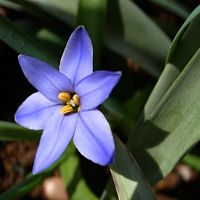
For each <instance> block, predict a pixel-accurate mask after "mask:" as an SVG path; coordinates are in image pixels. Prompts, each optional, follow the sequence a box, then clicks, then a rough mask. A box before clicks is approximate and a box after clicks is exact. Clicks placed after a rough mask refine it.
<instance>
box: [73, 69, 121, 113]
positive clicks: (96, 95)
mask: <svg viewBox="0 0 200 200" xmlns="http://www.w3.org/2000/svg"><path fill="white" fill-rule="evenodd" d="M120 76H121V72H109V71H96V72H94V73H92V74H91V75H89V76H87V77H85V78H84V79H82V80H81V81H79V82H78V84H77V85H76V86H75V91H76V92H77V94H78V95H79V97H80V102H81V106H80V108H81V110H90V109H93V108H96V107H97V106H98V105H99V104H101V103H102V102H103V101H105V100H106V99H107V98H108V97H109V95H110V93H111V91H112V89H113V88H114V87H115V85H116V84H117V82H118V81H119V79H120Z"/></svg>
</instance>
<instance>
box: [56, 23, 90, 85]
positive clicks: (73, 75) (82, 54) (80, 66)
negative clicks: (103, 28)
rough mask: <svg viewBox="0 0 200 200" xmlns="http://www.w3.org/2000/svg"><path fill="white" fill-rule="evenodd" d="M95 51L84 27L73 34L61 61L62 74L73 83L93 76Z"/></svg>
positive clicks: (80, 27)
mask: <svg viewBox="0 0 200 200" xmlns="http://www.w3.org/2000/svg"><path fill="white" fill-rule="evenodd" d="M92 62H93V49H92V43H91V40H90V38H89V36H88V34H87V32H86V30H85V28H84V27H83V26H79V27H78V28H76V29H75V31H74V32H73V33H72V34H71V36H70V38H69V40H68V42H67V45H66V47H65V50H64V52H63V55H62V58H61V61H60V72H61V73H63V74H65V75H66V76H67V77H68V78H69V79H71V81H72V83H77V82H78V81H79V80H81V79H82V78H84V77H85V76H87V75H88V74H91V73H92V71H93V65H92Z"/></svg>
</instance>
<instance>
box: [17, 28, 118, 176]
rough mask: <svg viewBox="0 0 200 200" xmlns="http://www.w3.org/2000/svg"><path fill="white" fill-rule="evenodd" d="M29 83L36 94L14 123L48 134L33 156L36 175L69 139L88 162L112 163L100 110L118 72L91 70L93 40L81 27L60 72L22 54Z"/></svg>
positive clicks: (107, 130)
mask: <svg viewBox="0 0 200 200" xmlns="http://www.w3.org/2000/svg"><path fill="white" fill-rule="evenodd" d="M19 63H20V66H21V68H22V71H23V73H24V75H25V76H26V78H27V79H28V80H29V82H30V83H31V84H32V85H33V86H34V87H35V88H36V89H37V90H38V92H36V93H34V94H32V95H30V96H29V97H28V98H27V99H26V100H25V101H24V102H23V103H22V105H21V106H20V107H19V108H18V110H17V112H16V114H15V121H16V122H17V123H19V124H20V125H22V126H24V127H26V128H29V129H34V130H42V129H43V130H44V131H43V133H42V136H41V139H40V143H39V147H38V150H37V153H36V156H35V160H34V166H33V173H34V174H37V173H39V172H41V171H42V170H44V169H46V168H47V167H49V166H50V165H51V164H52V163H53V162H55V161H56V160H57V159H58V158H59V157H60V156H61V155H62V153H63V152H64V151H65V149H66V147H67V145H68V144H69V142H70V140H71V139H73V142H74V144H75V146H76V148H77V149H78V151H79V152H80V153H81V154H82V155H83V156H85V157H86V158H87V159H89V160H91V161H93V162H94V163H97V164H99V165H103V166H104V165H109V164H111V163H112V162H113V159H114V151H115V146H114V140H113V136H112V133H111V130H110V126H109V124H108V122H107V120H106V119H105V117H104V115H103V114H102V113H101V112H100V111H99V110H98V109H97V107H98V106H99V105H100V104H101V103H102V102H103V101H104V100H105V99H107V98H108V96H109V95H110V92H111V91H112V89H113V88H114V87H115V85H116V84H117V82H118V81H119V79H120V76H121V73H120V72H111V71H95V72H93V65H92V64H93V50H92V44H91V40H90V38H89V36H88V34H87V32H86V30H85V29H84V27H83V26H79V27H77V28H76V29H75V31H74V32H73V33H72V35H71V36H70V38H69V40H68V42H67V45H66V47H65V50H64V52H63V55H62V57H61V60H60V66H59V71H58V70H56V69H55V68H53V67H51V66H50V65H48V64H47V63H45V62H43V61H40V60H38V59H36V58H32V57H30V56H26V55H19Z"/></svg>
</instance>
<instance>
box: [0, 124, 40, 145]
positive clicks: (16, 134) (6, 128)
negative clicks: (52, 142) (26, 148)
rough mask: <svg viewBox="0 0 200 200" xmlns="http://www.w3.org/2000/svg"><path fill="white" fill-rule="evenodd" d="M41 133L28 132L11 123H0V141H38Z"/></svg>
mask: <svg viewBox="0 0 200 200" xmlns="http://www.w3.org/2000/svg"><path fill="white" fill-rule="evenodd" d="M40 135H41V133H40V132H38V131H33V130H28V129H25V128H22V127H21V126H18V125H16V124H14V123H12V122H5V121H0V140H1V141H21V140H39V138H40Z"/></svg>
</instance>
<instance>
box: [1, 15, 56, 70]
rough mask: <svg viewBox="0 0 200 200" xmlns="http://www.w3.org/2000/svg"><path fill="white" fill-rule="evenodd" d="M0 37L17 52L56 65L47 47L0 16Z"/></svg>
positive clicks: (54, 58)
mask: <svg viewBox="0 0 200 200" xmlns="http://www.w3.org/2000/svg"><path fill="white" fill-rule="evenodd" d="M0 39H1V40H3V41H4V42H5V43H6V44H7V45H9V46H10V47H11V48H13V49H14V50H16V51H17V52H19V53H22V54H26V55H31V56H33V57H36V58H39V59H41V60H44V61H46V62H48V63H49V64H51V65H53V66H57V64H58V59H57V57H55V56H54V55H53V54H52V53H51V52H49V50H48V49H46V48H45V47H44V46H42V45H41V44H39V43H38V42H37V41H36V40H34V39H33V38H31V37H30V36H29V35H27V34H25V33H24V32H22V31H21V30H19V29H18V28H17V27H16V26H14V25H13V23H11V22H10V21H9V20H8V19H6V18H5V17H2V16H1V17H0Z"/></svg>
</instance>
